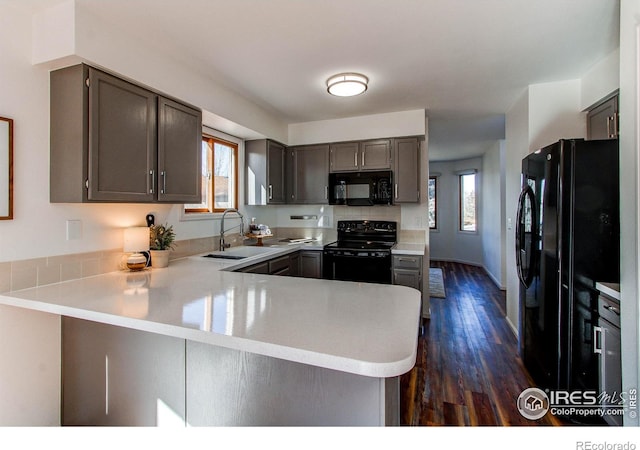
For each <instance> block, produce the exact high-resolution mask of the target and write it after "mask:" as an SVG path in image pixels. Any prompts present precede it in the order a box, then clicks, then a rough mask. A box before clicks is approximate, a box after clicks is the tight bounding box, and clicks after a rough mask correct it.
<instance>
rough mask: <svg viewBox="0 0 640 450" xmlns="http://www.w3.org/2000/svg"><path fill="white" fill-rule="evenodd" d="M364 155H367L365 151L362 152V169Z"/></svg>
mask: <svg viewBox="0 0 640 450" xmlns="http://www.w3.org/2000/svg"><path fill="white" fill-rule="evenodd" d="M364 154H365V151H364V150H362V167H364Z"/></svg>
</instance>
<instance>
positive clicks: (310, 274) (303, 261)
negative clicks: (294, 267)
mask: <svg viewBox="0 0 640 450" xmlns="http://www.w3.org/2000/svg"><path fill="white" fill-rule="evenodd" d="M300 276H301V277H303V278H322V252H321V251H313V250H309V251H304V250H303V251H301V252H300Z"/></svg>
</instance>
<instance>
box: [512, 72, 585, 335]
mask: <svg viewBox="0 0 640 450" xmlns="http://www.w3.org/2000/svg"><path fill="white" fill-rule="evenodd" d="M580 93H581V82H580V80H568V81H559V82H555V83H541V84H535V85H531V86H529V88H528V89H527V90H526V92H525V93H524V94H523V96H522V97H520V99H519V100H518V101H517V102H516V103H515V104H514V105H513V106H512V107H511V109H510V110H509V111H508V112H507V121H506V123H507V130H506V152H507V153H506V154H507V158H506V170H507V175H506V184H505V190H506V193H505V195H506V219H507V239H506V249H507V251H506V260H507V318H508V320H509V322H510V323H511V325H512V326H513V327H514V329H515V328H516V327H517V326H518V316H519V309H520V308H519V282H518V275H517V273H516V264H515V253H514V250H511V251H510V250H509V249H515V231H514V226H515V218H516V209H517V202H518V196H519V195H520V183H521V181H520V171H521V168H522V167H521V164H522V158H524V157H525V156H526V155H527V154H528V153H531V152H533V151H535V150H537V149H539V148H541V147H544V146H546V145H548V144H551V143H553V142H555V141H557V140H559V139H562V138H584V137H586V115H585V113H583V112H581V99H580Z"/></svg>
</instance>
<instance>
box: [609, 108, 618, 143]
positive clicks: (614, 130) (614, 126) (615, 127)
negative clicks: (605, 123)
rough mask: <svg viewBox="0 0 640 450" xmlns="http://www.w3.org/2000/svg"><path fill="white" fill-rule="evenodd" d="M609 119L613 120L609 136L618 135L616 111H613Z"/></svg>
mask: <svg viewBox="0 0 640 450" xmlns="http://www.w3.org/2000/svg"><path fill="white" fill-rule="evenodd" d="M611 119H612V120H611V121H612V122H613V132H612V133H611V137H612V138H614V137H618V113H613V116H611Z"/></svg>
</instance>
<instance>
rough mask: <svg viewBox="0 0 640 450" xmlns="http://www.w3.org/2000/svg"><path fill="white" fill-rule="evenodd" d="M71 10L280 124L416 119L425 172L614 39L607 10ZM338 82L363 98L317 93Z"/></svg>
mask: <svg viewBox="0 0 640 450" xmlns="http://www.w3.org/2000/svg"><path fill="white" fill-rule="evenodd" d="M4 1H7V0H4ZM10 1H14V2H18V1H19V2H21V4H22V5H24V7H25V8H32V9H33V10H35V9H37V8H40V7H45V6H49V5H52V4H56V3H60V2H61V1H62V0H10ZM76 2H77V3H79V4H81V5H83V7H85V8H88V9H89V10H91V11H93V12H95V13H96V14H99V15H100V17H102V18H103V19H104V20H106V21H109V22H112V23H113V24H114V27H115V30H117V32H119V33H126V34H129V35H130V36H131V37H132V38H133V39H143V40H146V41H150V40H151V43H152V44H153V45H155V46H157V47H158V48H161V49H163V50H164V51H166V52H170V53H172V54H175V55H179V58H180V60H183V61H185V60H188V61H189V62H191V63H196V64H198V65H200V66H201V67H202V68H203V70H206V71H207V72H208V73H210V74H211V76H212V78H214V79H215V80H216V81H217V82H219V83H220V84H222V85H224V86H226V87H227V88H228V89H231V90H234V91H236V92H238V93H240V94H241V95H243V96H244V97H246V98H247V99H249V100H251V101H252V102H254V103H256V104H257V105H259V106H261V107H262V108H264V109H266V110H267V111H269V112H270V113H272V114H274V115H276V116H278V117H280V118H281V119H282V120H283V121H285V122H286V123H297V122H307V121H314V120H322V119H333V118H342V117H349V116H358V115H367V114H376V113H383V112H394V111H403V110H411V109H426V110H427V114H428V116H429V118H430V123H429V124H430V125H429V134H430V136H429V138H430V140H429V146H430V147H429V153H430V158H431V159H432V160H450V159H459V158H464V157H469V156H474V155H478V154H481V153H482V152H484V150H486V148H487V147H488V146H490V145H491V144H492V143H493V142H495V140H496V139H500V138H503V137H504V113H505V112H506V111H507V110H508V109H509V108H510V107H511V106H512V105H513V103H514V102H515V101H516V100H517V98H518V96H519V95H521V94H522V93H523V91H524V89H525V88H526V86H528V85H529V84H535V83H542V82H549V81H559V80H567V79H574V78H580V77H581V76H582V75H583V74H584V73H585V72H586V71H587V70H588V69H589V68H590V67H591V66H593V64H595V63H596V62H598V61H599V60H601V59H602V58H603V57H605V56H606V55H608V54H609V53H610V52H612V51H613V50H615V49H616V48H617V47H618V41H619V1H618V0H535V1H532V0H446V1H445V0H394V1H391V0H322V1H313V0H308V1H302V0H268V1H267V0H188V1H179V2H178V1H176V0H76ZM345 71H354V72H361V73H363V74H366V75H367V76H368V77H369V79H370V84H369V90H368V91H367V92H365V93H364V94H362V95H360V96H357V97H352V98H337V97H333V96H331V95H329V94H327V92H326V85H325V82H326V80H327V78H329V77H330V76H331V75H333V74H336V73H339V72H345Z"/></svg>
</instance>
